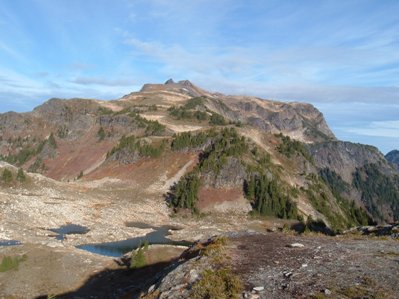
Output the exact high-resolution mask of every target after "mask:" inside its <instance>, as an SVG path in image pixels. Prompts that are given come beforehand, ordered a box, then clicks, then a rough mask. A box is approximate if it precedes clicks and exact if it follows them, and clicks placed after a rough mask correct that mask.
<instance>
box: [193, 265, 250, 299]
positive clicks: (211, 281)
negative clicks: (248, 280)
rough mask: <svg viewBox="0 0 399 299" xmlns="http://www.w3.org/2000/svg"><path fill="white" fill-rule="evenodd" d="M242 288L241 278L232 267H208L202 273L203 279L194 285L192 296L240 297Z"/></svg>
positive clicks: (221, 298)
mask: <svg viewBox="0 0 399 299" xmlns="http://www.w3.org/2000/svg"><path fill="white" fill-rule="evenodd" d="M242 290H243V285H242V282H241V280H240V279H239V277H238V276H237V275H235V274H234V273H233V272H232V271H231V270H230V269H227V268H221V269H218V270H209V269H208V270H205V271H204V272H203V273H202V277H201V279H200V280H198V281H197V282H196V283H195V284H194V285H193V288H192V294H191V298H194V299H202V298H208V299H225V298H226V299H227V298H240V297H241V292H242Z"/></svg>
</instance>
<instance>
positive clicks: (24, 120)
mask: <svg viewBox="0 0 399 299" xmlns="http://www.w3.org/2000/svg"><path fill="white" fill-rule="evenodd" d="M0 126H1V127H0V132H1V136H2V139H1V142H0V154H1V156H2V159H3V160H6V161H8V162H10V163H12V164H15V165H17V166H19V167H22V168H24V169H25V170H28V171H32V172H40V173H43V174H44V175H46V176H48V177H51V178H53V179H57V180H63V181H69V180H76V178H77V177H80V176H81V175H83V179H84V180H90V179H93V178H96V179H102V178H105V177H108V176H110V177H115V178H118V179H122V180H126V181H130V182H136V183H138V182H142V184H147V183H148V184H149V185H148V188H149V189H148V190H153V191H151V192H152V193H153V192H155V193H157V192H158V193H157V194H159V196H161V195H162V194H161V191H160V190H158V191H157V190H156V188H155V189H154V187H150V185H151V184H152V185H151V186H155V185H156V184H157V183H156V181H157V180H160V182H159V184H161V185H162V181H163V180H165V181H166V180H167V179H164V178H163V176H162V175H161V176H160V177H159V178H153V179H149V176H151V169H145V168H141V167H142V166H140V165H143V166H144V165H153V166H152V167H154V166H156V167H159V165H160V163H161V162H160V161H161V160H165V159H172V160H173V159H176V154H175V152H174V150H173V142H175V140H176V139H177V138H179V136H180V134H183V133H185V134H189V135H187V136H191V137H187V138H191V140H196V139H198V138H200V136H207V135H206V134H208V133H207V132H212V130H213V131H214V132H215V133H212V134H214V135H212V134H211V135H209V136H208V137H201V138H208V139H206V140H207V141H206V142H205V143H204V144H202V145H200V146H199V147H198V146H197V145H195V146H192V145H189V146H188V147H187V148H186V153H187V155H183V156H181V158H183V160H180V161H181V162H180V163H183V165H187V163H191V164H192V165H196V163H197V165H201V163H202V164H203V163H208V164H209V163H219V162H217V160H209V161H205V160H204V157H203V154H204V153H208V155H210V156H212V155H219V157H220V158H219V159H221V160H220V161H222V162H223V163H227V164H223V163H222V164H220V165H219V166H218V167H220V168H218V169H217V171H221V173H222V175H221V174H220V173H217V171H216V172H215V170H212V171H210V172H209V171H208V172H204V171H205V170H204V169H205V168H201V169H202V170H200V171H199V172H195V173H193V174H194V176H195V177H197V178H198V179H199V180H200V187H199V189H198V190H197V191H195V192H196V194H195V198H197V197H198V198H197V199H198V200H199V201H198V205H199V207H201V208H203V209H204V210H207V211H208V210H209V211H212V210H213V209H219V211H222V212H223V211H227V210H229V209H230V207H233V206H234V202H236V203H237V204H238V203H240V204H239V206H240V207H242V210H241V211H242V212H244V211H245V212H246V211H248V208H244V206H245V205H246V206H248V205H252V208H254V207H255V206H256V205H259V204H260V203H259V202H258V203H256V202H255V201H256V200H259V199H256V198H252V199H251V198H246V199H245V197H246V196H247V195H246V194H244V193H243V188H244V187H243V184H244V185H245V184H246V183H247V182H249V181H250V180H251V177H253V176H255V177H258V176H260V175H266V177H269V178H268V180H270V179H272V181H273V180H275V181H276V182H278V184H279V185H280V186H281V188H280V187H279V188H280V189H281V190H280V189H279V190H280V191H279V192H288V194H289V195H288V196H289V197H290V198H291V199H290V200H291V201H293V202H294V203H295V204H296V205H297V206H298V208H299V213H300V214H301V215H303V216H305V217H308V216H312V217H313V218H316V219H317V218H318V219H322V220H323V221H324V222H325V223H326V224H327V225H329V226H334V225H335V226H337V227H342V228H344V227H346V226H349V223H351V221H355V222H356V221H360V220H356V219H355V218H353V217H354V216H353V215H352V216H351V213H354V212H353V211H352V210H351V209H366V210H367V211H368V214H369V216H370V217H373V218H375V219H374V220H376V221H393V220H395V219H398V217H399V214H397V213H398V212H396V202H397V201H399V199H397V198H396V196H397V192H399V191H397V189H395V188H394V189H392V190H396V191H392V192H394V197H393V199H392V200H393V202H390V203H386V204H385V201H384V198H381V196H380V195H379V194H380V192H377V191H376V192H374V193H373V192H372V193H371V195H370V194H368V193H367V194H366V193H365V192H366V191H365V190H363V189H359V188H360V187H359V188H357V187H355V186H354V185H353V184H354V182H355V181H354V180H355V177H354V175H355V174H356V173H359V175H360V173H367V169H369V168H367V167H368V166H367V165H369V164H372V165H378V173H379V175H380V176H383V177H384V180H387V181H388V182H391V183H392V184H393V185H395V184H394V182H395V180H396V176H397V170H395V169H394V168H392V167H391V166H390V165H389V164H388V163H387V162H386V160H385V158H384V156H382V154H381V153H380V152H379V151H378V150H376V149H375V148H372V147H369V146H363V145H357V144H353V143H347V142H342V141H339V140H337V139H336V137H335V136H334V134H333V132H332V131H331V130H330V128H329V127H328V125H327V123H326V121H325V119H324V117H323V114H322V113H321V112H320V111H318V110H317V109H316V108H315V107H313V106H312V105H311V104H307V103H298V102H292V103H284V102H278V101H271V100H263V99H260V98H257V97H249V96H231V95H223V94H221V93H211V92H208V91H205V90H203V89H201V88H199V87H196V86H195V85H194V84H192V83H191V82H190V81H188V80H182V81H178V82H174V81H173V80H172V79H170V80H167V81H166V82H165V83H164V84H145V85H144V86H143V87H142V89H141V90H140V91H138V92H132V93H130V94H128V95H125V96H123V97H122V98H120V99H117V100H112V101H100V100H94V99H70V100H62V99H55V98H53V99H50V100H48V101H46V102H45V103H43V104H42V105H40V106H38V107H36V108H35V109H34V110H33V111H32V112H27V113H23V114H18V113H6V114H0ZM227 129H230V130H233V131H234V132H235V133H228V132H229V131H228V130H227ZM226 130H227V131H226ZM233 131H232V132H233ZM223 132H227V133H223ZM190 134H191V135H190ZM201 134H203V135H201ZM215 134H216V135H215ZM217 134H225V136H226V138H228V139H229V138H233V139H231V140H237V142H239V138H241V137H242V138H244V139H245V142H244V144H243V146H245V147H246V148H247V149H248V150H249V151H247V150H246V151H245V155H244V156H242V157H234V156H231V157H230V156H229V154H226V153H223V151H224V150H227V151H228V148H225V145H223V146H222V144H223V142H225V141H223V140H218V139H217V138H216V139H215V136H217ZM235 134H237V137H234V136H236V135H235ZM212 136H213V137H212ZM239 136H241V137H239ZM238 137H239V138H238ZM123 138H125V139H123ZM184 138H186V137H184ZM234 138H235V139H234ZM50 139H51V140H52V142H50ZM190 142H191V141H190ZM220 142H221V143H220ZM230 142H231V141H230ZM240 142H241V141H240ZM219 144H220V145H219ZM237 144H239V143H237ZM170 146H172V148H169V147H170ZM217 146H221V150H222V152H221V153H217V151H215V150H217V149H216V148H213V147H217ZM223 148H224V149H223ZM252 152H253V153H252ZM243 153H244V152H243ZM226 155H227V156H226ZM262 155H265V157H268V158H267V160H268V161H270V162H267V163H266V164H264V167H265V168H264V169H259V170H256V169H254V168H253V167H255V165H256V164H257V163H263V162H259V161H260V160H259V159H260V158H259V157H262ZM237 159H238V160H237ZM210 161H211V162H210ZM265 161H266V160H265ZM198 163H199V164H198ZM124 165H125V166H124ZM165 165H166V164H165ZM165 165H164V166H163V167H161V169H162V171H164V172H165V174H167V173H168V172H170V169H168V167H170V166H165ZM215 165H216V164H215ZM198 167H199V166H198ZM201 167H202V166H201ZM365 167H366V168H365ZM370 167H371V166H370ZM118 169H119V170H120V171H119V173H118V172H117V171H116V170H118ZM128 169H130V170H133V169H136V170H135V171H136V173H135V172H133V173H131V172H129V171H127V170H128ZM251 169H252V170H251ZM324 169H329V171H332V173H333V174H332V177H333V178H334V180H338V181H339V180H340V179H342V180H343V182H344V183H345V184H347V185H348V187H345V190H344V191H342V192H340V193H339V194H338V193H337V192H336V191H335V190H334V186H333V185H331V184H332V183H336V181H334V182H329V181H325V180H324V181H323V179H322V176H321V174H322V173H323V171H324ZM178 170H179V169H176V170H174V171H178ZM190 171H193V169H192V168H190V169H184V172H185V173H186V174H189V173H190ZM234 172H237V173H239V174H240V175H239V176H238V177H237V176H233V175H231V174H232V173H234ZM139 173H141V177H139ZM366 175H367V174H366ZM360 177H361V178H364V179H367V177H364V175H363V176H360ZM143 178H147V179H146V180H147V183H144V181H143ZM329 178H331V177H329ZM183 179H185V178H181V179H180V180H183ZM154 180H155V181H154ZM150 181H151V184H150V183H149V182H150ZM179 182H180V181H176V182H175V183H179ZM360 183H361V181H358V184H360ZM273 184H274V183H273ZM341 184H343V183H341ZM345 186H346V185H345ZM359 186H363V185H361V184H360V185H359ZM151 188H152V189H151ZM376 188H382V187H381V186H377V187H376ZM161 189H162V190H163V188H161ZM284 190H285V191H284ZM367 192H370V191H367ZM227 194H229V196H231V198H232V202H230V203H228V200H227ZM320 194H321V195H322V196H321V197H320ZM365 194H366V195H365ZM251 196H252V195H251ZM370 196H371V197H370ZM208 198H209V199H208ZM276 200H279V201H281V202H284V205H285V201H286V199H283V197H279V199H276ZM337 201H338V202H340V201H341V202H345V205H348V206H347V207H346V208H345V209H343V208H342V203H338V204H337ZM245 202H246V204H244V205H243V204H242V203H245ZM351 202H352V203H353V207H352V208H351V207H350V206H349V204H350V203H351ZM378 203H379V204H381V205H382V206H381V208H379V204H378ZM382 203H383V204H382ZM194 205H195V204H194ZM340 205H341V207H340ZM216 207H218V208H216ZM220 207H223V208H220ZM259 207H260V206H259ZM327 207H329V209H330V211H329V209H328V208H327ZM240 209H241V208H240ZM259 209H260V208H259ZM351 211H352V212H351ZM276 213H277V212H276ZM278 213H280V212H278ZM281 213H282V212H281ZM281 213H280V215H283V214H284V213H283V214H281ZM290 213H291V212H290ZM284 215H285V214H284ZM359 215H360V214H359ZM350 219H352V220H350ZM359 219H360V218H359ZM340 222H342V223H340Z"/></svg>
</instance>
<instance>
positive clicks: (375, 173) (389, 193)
mask: <svg viewBox="0 0 399 299" xmlns="http://www.w3.org/2000/svg"><path fill="white" fill-rule="evenodd" d="M353 185H354V186H355V188H356V189H357V190H359V191H360V192H361V193H362V201H363V202H364V203H365V205H366V206H367V207H368V210H369V211H370V212H371V214H372V215H373V216H374V217H375V218H377V219H383V215H382V212H381V209H380V208H379V207H381V206H382V205H384V204H388V205H390V206H391V209H392V211H393V218H394V220H395V221H397V220H399V192H398V189H397V188H396V187H395V183H394V182H393V181H392V180H391V179H390V178H389V177H387V176H386V175H384V174H383V173H381V172H380V171H379V169H378V166H377V165H375V164H365V165H364V166H363V167H361V168H359V169H356V171H355V172H354V173H353Z"/></svg>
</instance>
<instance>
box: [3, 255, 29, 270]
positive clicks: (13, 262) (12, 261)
mask: <svg viewBox="0 0 399 299" xmlns="http://www.w3.org/2000/svg"><path fill="white" fill-rule="evenodd" d="M26 259H27V256H26V255H23V256H16V257H11V256H5V257H3V260H2V261H1V264H0V272H6V271H9V270H12V269H18V266H19V264H20V263H21V262H23V261H25V260H26Z"/></svg>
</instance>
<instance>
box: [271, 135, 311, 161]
mask: <svg viewBox="0 0 399 299" xmlns="http://www.w3.org/2000/svg"><path fill="white" fill-rule="evenodd" d="M275 136H276V137H279V138H280V139H281V143H280V144H279V145H278V146H277V147H276V149H277V151H278V152H279V153H281V154H283V155H284V156H286V157H287V158H291V157H292V156H293V155H298V154H299V155H302V156H303V157H304V158H305V159H306V160H308V161H312V157H311V156H310V155H309V152H308V151H307V150H306V148H305V146H304V145H303V143H302V142H300V141H298V140H293V139H291V138H290V137H289V136H284V135H283V134H282V133H280V134H276V135H275Z"/></svg>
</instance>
